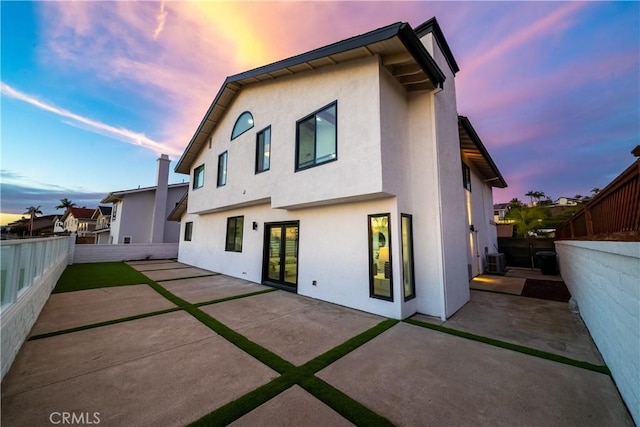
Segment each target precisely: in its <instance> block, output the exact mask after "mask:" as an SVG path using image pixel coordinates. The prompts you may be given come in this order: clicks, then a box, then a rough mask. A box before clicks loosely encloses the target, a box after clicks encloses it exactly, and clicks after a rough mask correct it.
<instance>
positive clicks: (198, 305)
mask: <svg viewBox="0 0 640 427" xmlns="http://www.w3.org/2000/svg"><path fill="white" fill-rule="evenodd" d="M277 290H278V289H275V288H271V289H264V290H262V291H256V292H249V293H247V294H240V295H233V296H230V297H224V298H218V299H212V300H209V301H203V302H198V303H195V304H193V305H194V306H195V307H202V306H203V305H211V304H218V303H220V302H225V301H231V300H234V299H240V298H246V297H252V296H255V295H260V294H268V293H269V292H275V291H277Z"/></svg>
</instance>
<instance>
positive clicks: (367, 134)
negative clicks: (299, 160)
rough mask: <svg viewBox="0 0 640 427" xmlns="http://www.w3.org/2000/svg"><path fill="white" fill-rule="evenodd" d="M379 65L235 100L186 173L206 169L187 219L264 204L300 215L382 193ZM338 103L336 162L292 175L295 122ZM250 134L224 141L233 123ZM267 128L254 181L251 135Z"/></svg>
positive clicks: (315, 75) (281, 83) (326, 73)
mask: <svg viewBox="0 0 640 427" xmlns="http://www.w3.org/2000/svg"><path fill="white" fill-rule="evenodd" d="M377 87H378V58H377V57H371V58H366V59H362V60H357V61H352V62H349V63H346V64H340V65H336V66H334V67H324V68H322V69H320V70H316V71H313V72H310V73H303V74H300V75H295V76H291V77H286V78H279V79H277V80H275V81H271V82H263V83H261V84H256V85H251V86H248V87H246V88H243V90H242V91H241V92H240V94H239V95H238V97H237V98H236V100H235V101H234V103H233V104H232V105H231V106H230V108H229V112H228V113H227V114H226V115H225V116H224V118H223V119H222V120H221V122H220V124H219V125H218V127H217V129H216V131H215V132H214V135H213V142H212V147H211V148H208V146H205V147H204V148H203V149H202V151H201V152H200V153H199V155H198V157H197V160H195V161H194V162H193V165H192V166H193V167H192V171H191V174H192V176H193V168H195V167H198V166H200V165H201V164H204V165H205V176H204V186H203V187H202V188H199V189H196V190H191V191H190V193H189V208H188V209H189V212H197V213H201V212H206V211H211V210H214V209H218V208H225V207H229V206H233V205H241V204H248V203H260V202H264V201H265V200H267V199H269V198H270V199H271V204H272V207H274V208H283V207H301V206H303V205H307V204H313V203H324V202H327V201H330V200H335V199H341V198H354V197H355V198H358V197H376V196H380V194H379V193H380V192H381V190H382V173H381V155H380V131H379V129H380V124H379V121H380V114H379V93H378V91H377V90H375V88H377ZM336 100H337V115H338V131H337V134H338V139H337V158H338V160H337V161H335V162H331V163H327V164H324V165H322V166H320V167H313V168H309V169H305V170H302V171H299V172H295V140H296V121H298V120H300V119H302V118H304V117H305V116H308V115H309V114H311V113H314V112H315V111H317V110H319V109H321V108H323V107H325V106H327V105H328V104H330V103H332V102H333V101H336ZM247 110H248V111H250V112H251V113H252V114H253V118H254V128H253V129H251V130H250V131H248V132H246V133H244V134H243V135H241V136H239V137H237V138H236V139H234V140H233V141H230V135H231V131H232V129H233V126H234V124H235V121H236V119H237V118H238V116H239V115H240V114H241V113H242V112H244V111H247ZM267 126H271V156H270V162H271V165H270V170H269V171H268V172H264V173H261V174H255V166H254V164H255V151H256V133H257V132H258V131H260V130H262V129H264V128H266V127H267ZM224 151H227V152H228V168H227V184H226V185H225V186H223V187H220V188H217V187H216V180H217V163H218V156H219V155H220V154H221V153H223V152H224Z"/></svg>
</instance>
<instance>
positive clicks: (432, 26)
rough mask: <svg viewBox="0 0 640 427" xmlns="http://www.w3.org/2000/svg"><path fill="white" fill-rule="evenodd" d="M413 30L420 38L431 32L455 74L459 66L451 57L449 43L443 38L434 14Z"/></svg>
mask: <svg viewBox="0 0 640 427" xmlns="http://www.w3.org/2000/svg"><path fill="white" fill-rule="evenodd" d="M413 31H414V32H415V33H416V35H417V36H418V37H420V38H422V37H423V36H424V35H425V34H428V33H432V34H433V37H434V38H435V39H436V43H438V47H440V50H441V51H442V53H443V54H444V57H445V59H446V60H447V63H448V64H449V67H450V68H451V71H452V72H453V74H456V73H457V72H458V71H460V68H458V63H457V62H456V59H455V58H454V57H453V52H451V48H450V47H449V43H447V39H445V38H444V33H443V32H442V29H441V28H440V24H438V20H437V19H436V17H435V16H434V17H433V18H431V19H429V20H428V21H426V22H424V23H422V24H420V25H418V26H417V27H416V28H414V29H413Z"/></svg>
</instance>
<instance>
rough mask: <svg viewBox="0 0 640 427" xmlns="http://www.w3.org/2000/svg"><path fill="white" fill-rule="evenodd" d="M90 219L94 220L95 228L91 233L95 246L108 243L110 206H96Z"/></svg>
mask: <svg viewBox="0 0 640 427" xmlns="http://www.w3.org/2000/svg"><path fill="white" fill-rule="evenodd" d="M91 218H92V219H95V220H96V228H95V231H94V232H93V233H94V235H95V238H96V242H95V243H96V244H97V245H105V244H108V243H109V232H110V231H111V229H110V225H111V206H98V207H97V208H96V210H95V211H94V212H93V216H92V217H91Z"/></svg>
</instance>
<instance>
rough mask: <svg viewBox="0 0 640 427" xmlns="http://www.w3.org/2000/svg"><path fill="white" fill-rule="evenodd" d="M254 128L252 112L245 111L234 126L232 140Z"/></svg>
mask: <svg viewBox="0 0 640 427" xmlns="http://www.w3.org/2000/svg"><path fill="white" fill-rule="evenodd" d="M252 127H253V116H252V115H251V113H250V112H248V111H245V112H244V113H242V114H240V117H238V120H236V124H235V125H233V131H232V132H231V140H234V139H236V138H237V137H239V136H240V135H242V134H243V133H245V132H246V131H248V130H249V129H251V128H252Z"/></svg>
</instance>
